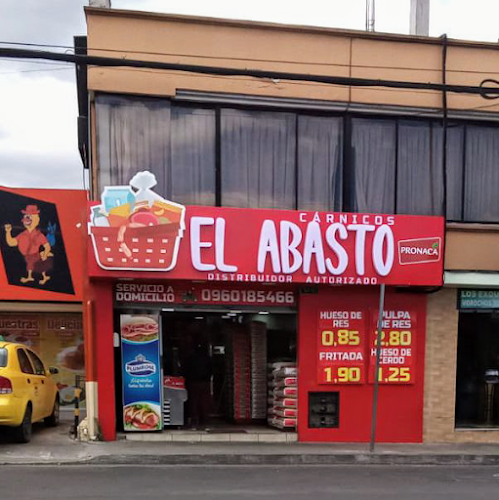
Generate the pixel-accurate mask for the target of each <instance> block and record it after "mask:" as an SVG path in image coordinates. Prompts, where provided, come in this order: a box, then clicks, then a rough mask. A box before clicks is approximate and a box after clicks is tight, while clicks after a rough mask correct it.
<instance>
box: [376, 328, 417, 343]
mask: <svg viewBox="0 0 499 500" xmlns="http://www.w3.org/2000/svg"><path fill="white" fill-rule="evenodd" d="M411 342H412V334H411V332H410V331H409V330H402V331H399V330H391V331H389V332H385V331H382V332H381V345H382V346H390V347H396V346H404V347H405V346H410V345H411ZM374 345H375V346H377V345H378V332H377V331H375V332H374Z"/></svg>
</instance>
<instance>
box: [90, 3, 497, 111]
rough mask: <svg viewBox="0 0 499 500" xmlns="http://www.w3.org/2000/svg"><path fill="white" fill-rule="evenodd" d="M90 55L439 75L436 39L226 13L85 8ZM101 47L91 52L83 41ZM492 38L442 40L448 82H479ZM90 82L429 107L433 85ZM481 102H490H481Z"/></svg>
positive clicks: (124, 88) (155, 90)
mask: <svg viewBox="0 0 499 500" xmlns="http://www.w3.org/2000/svg"><path fill="white" fill-rule="evenodd" d="M86 16H87V25H88V46H89V53H90V54H92V55H101V56H114V57H126V58H131V59H141V60H156V61H166V62H179V63H189V64H201V65H208V66H222V67H229V68H251V69H262V70H276V71H287V72H296V73H309V74H319V75H336V76H353V77H361V78H375V79H393V80H405V81H420V82H435V83H441V82H442V71H441V69H442V44H441V41H440V40H439V39H435V38H433V39H431V38H427V37H414V36H408V35H407V36H405V35H387V34H379V33H366V32H362V31H345V30H335V29H326V28H310V27H299V26H287V25H277V24H269V23H256V22H242V21H228V20H221V19H210V18H197V17H186V16H173V15H165V14H149V13H142V12H133V11H120V10H115V9H95V8H87V9H86ZM97 48H99V49H107V50H92V49H97ZM497 67H499V52H498V51H497V50H496V45H495V44H485V43H471V42H458V41H450V42H449V49H448V61H447V82H448V83H449V84H463V85H479V84H480V82H481V81H482V80H483V79H484V78H492V77H495V75H496V71H497ZM88 85H89V88H90V89H91V90H100V91H104V92H123V93H135V94H152V95H158V96H171V95H175V93H176V91H177V89H189V90H201V91H212V92H228V93H235V94H252V95H260V96H275V97H294V98H307V99H320V100H326V101H339V102H344V103H347V102H356V103H365V104H375V105H377V104H384V105H387V104H388V105H401V106H421V107H427V108H439V107H440V106H441V103H442V96H441V93H439V92H430V91H415V90H400V89H382V88H377V87H371V88H365V87H357V88H350V87H347V86H334V85H326V84H318V83H308V82H289V81H278V82H275V81H270V80H264V79H253V78H246V77H214V76H206V75H199V74H186V73H181V72H171V71H170V72H167V71H155V70H146V69H144V70H142V69H124V68H90V70H89V80H88ZM484 104H487V108H486V110H487V111H497V110H499V102H498V103H496V102H491V101H487V102H485V101H484V100H483V99H482V98H480V97H477V96H469V95H458V94H449V107H450V108H454V109H459V110H467V109H472V108H479V107H483V106H484ZM489 106H490V107H489Z"/></svg>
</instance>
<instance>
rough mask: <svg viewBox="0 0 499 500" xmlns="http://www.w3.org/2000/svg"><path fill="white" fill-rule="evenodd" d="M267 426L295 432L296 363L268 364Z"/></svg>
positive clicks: (296, 406) (296, 401)
mask: <svg viewBox="0 0 499 500" xmlns="http://www.w3.org/2000/svg"><path fill="white" fill-rule="evenodd" d="M268 388H269V389H268V412H267V421H268V423H269V425H271V426H273V427H277V428H279V429H285V430H295V429H296V424H297V421H298V378H297V369H296V363H293V362H275V363H269V364H268Z"/></svg>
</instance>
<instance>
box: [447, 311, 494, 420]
mask: <svg viewBox="0 0 499 500" xmlns="http://www.w3.org/2000/svg"><path fill="white" fill-rule="evenodd" d="M456 427H458V428H459V427H460V428H463V427H464V428H470V427H471V428H473V427H499V312H485V311H484V312H461V313H460V314H459V333H458V348H457V380H456Z"/></svg>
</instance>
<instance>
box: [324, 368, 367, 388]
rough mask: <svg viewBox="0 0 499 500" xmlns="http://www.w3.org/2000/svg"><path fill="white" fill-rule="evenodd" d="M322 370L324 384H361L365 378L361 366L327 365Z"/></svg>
mask: <svg viewBox="0 0 499 500" xmlns="http://www.w3.org/2000/svg"><path fill="white" fill-rule="evenodd" d="M321 371H322V374H321V375H322V376H321V377H320V379H321V383H323V384H360V383H362V382H363V378H364V377H363V371H362V368H361V367H360V366H325V367H321Z"/></svg>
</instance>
